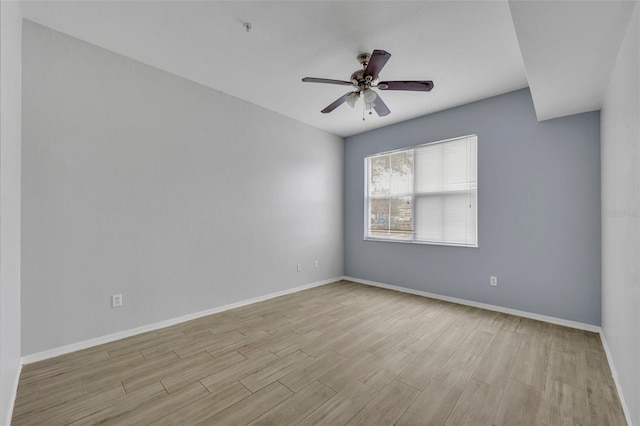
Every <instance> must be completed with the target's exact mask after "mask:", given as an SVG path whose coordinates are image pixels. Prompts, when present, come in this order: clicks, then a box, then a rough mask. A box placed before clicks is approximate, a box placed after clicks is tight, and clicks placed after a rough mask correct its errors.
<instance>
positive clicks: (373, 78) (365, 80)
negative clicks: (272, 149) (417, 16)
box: [302, 50, 433, 120]
mask: <svg viewBox="0 0 640 426" xmlns="http://www.w3.org/2000/svg"><path fill="white" fill-rule="evenodd" d="M390 57H391V54H390V53H389V52H385V51H384V50H374V51H373V53H371V54H369V53H361V54H360V55H358V62H360V64H361V65H362V69H361V70H357V71H355V72H354V73H353V74H351V78H350V81H346V80H332V79H328V78H315V77H305V78H303V79H302V81H304V82H306V83H328V84H339V85H342V86H353V87H354V88H355V90H354V91H352V92H348V93H345V94H344V95H342V96H341V97H340V98H338V99H336V100H335V101H334V102H333V103H332V104H330V105H329V106H327V107H326V108H325V109H323V110H322V111H321V112H322V113H325V114H326V113H329V112H331V111H333V110H334V109H336V108H338V107H339V106H340V105H342V104H343V103H345V102H346V103H348V104H349V105H350V106H351V107H353V106H355V104H356V102H357V101H358V99H359V98H360V95H362V97H363V98H364V107H365V109H366V110H369V114H371V109H374V110H375V111H376V113H377V114H378V115H379V116H380V117H384V116H385V115H388V114H389V113H390V112H391V111H390V110H389V108H388V107H387V105H386V104H385V103H384V102H383V100H382V98H380V96H379V95H378V94H377V93H376V92H375V91H374V90H373V89H374V88H376V89H380V90H409V91H414V92H429V91H430V90H431V89H433V81H431V80H419V81H411V80H400V81H378V80H379V74H380V71H381V70H382V68H383V67H384V66H385V64H386V63H387V61H388V60H389V58H390ZM363 120H364V118H363Z"/></svg>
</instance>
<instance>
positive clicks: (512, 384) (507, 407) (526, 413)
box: [493, 380, 542, 426]
mask: <svg viewBox="0 0 640 426" xmlns="http://www.w3.org/2000/svg"><path fill="white" fill-rule="evenodd" d="M541 421H542V390H541V389H539V388H536V387H533V386H529V385H525V384H522V383H520V382H516V381H515V380H509V381H508V383H507V387H506V389H505V391H504V397H503V398H502V401H501V402H500V407H499V408H498V413H497V415H496V418H495V420H494V422H493V424H494V426H514V425H522V426H525V425H531V426H538V425H540V423H541Z"/></svg>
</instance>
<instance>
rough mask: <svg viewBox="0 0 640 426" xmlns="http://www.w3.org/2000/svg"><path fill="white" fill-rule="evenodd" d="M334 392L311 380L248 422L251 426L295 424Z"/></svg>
mask: <svg viewBox="0 0 640 426" xmlns="http://www.w3.org/2000/svg"><path fill="white" fill-rule="evenodd" d="M335 394H336V392H334V391H333V390H331V389H329V388H328V387H327V386H325V385H323V384H322V383H320V382H313V383H311V384H310V385H309V386H307V387H306V388H304V389H302V390H301V391H300V392H297V393H296V394H294V395H293V396H292V397H290V398H288V399H286V400H285V401H283V402H282V403H280V404H278V405H276V406H275V407H274V408H272V409H271V410H269V411H267V412H266V413H265V414H263V415H262V416H260V417H258V418H257V419H256V420H254V421H253V422H251V423H250V425H252V426H258V425H260V426H267V425H273V426H279V425H295V424H297V423H298V422H299V421H300V420H302V419H303V418H305V417H306V416H307V415H309V413H311V412H312V411H313V410H315V409H316V408H318V407H319V406H321V405H322V404H324V403H325V402H327V401H328V400H329V399H330V398H332V397H333V396H334V395H335Z"/></svg>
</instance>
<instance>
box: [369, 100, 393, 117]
mask: <svg viewBox="0 0 640 426" xmlns="http://www.w3.org/2000/svg"><path fill="white" fill-rule="evenodd" d="M373 109H375V110H376V113H377V114H378V115H379V116H380V117H384V116H385V115H389V113H390V112H391V111H390V110H389V108H388V107H387V104H385V103H384V101H383V100H382V98H381V97H380V95H378V96H376V100H375V101H374V103H373Z"/></svg>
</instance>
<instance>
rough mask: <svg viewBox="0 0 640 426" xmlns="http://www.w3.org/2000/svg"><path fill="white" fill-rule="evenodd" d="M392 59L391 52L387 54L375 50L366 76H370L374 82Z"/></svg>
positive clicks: (365, 71)
mask: <svg viewBox="0 0 640 426" xmlns="http://www.w3.org/2000/svg"><path fill="white" fill-rule="evenodd" d="M390 57H391V53H389V52H385V51H384V50H374V51H373V53H372V54H371V58H369V63H368V64H367V68H365V69H364V76H365V77H366V76H368V75H370V76H371V78H372V79H373V80H375V79H376V78H378V74H380V71H381V70H382V68H383V67H384V66H385V64H386V63H387V61H388V60H389V58H390Z"/></svg>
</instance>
